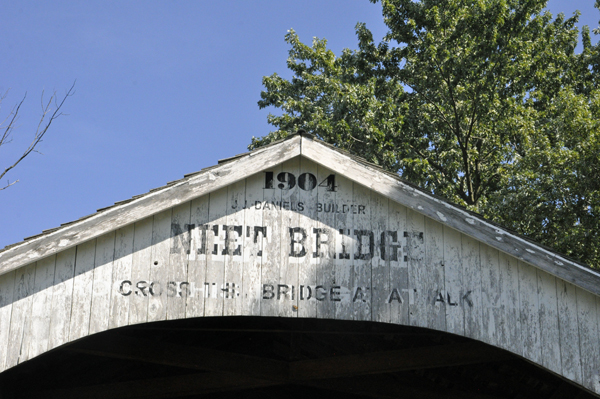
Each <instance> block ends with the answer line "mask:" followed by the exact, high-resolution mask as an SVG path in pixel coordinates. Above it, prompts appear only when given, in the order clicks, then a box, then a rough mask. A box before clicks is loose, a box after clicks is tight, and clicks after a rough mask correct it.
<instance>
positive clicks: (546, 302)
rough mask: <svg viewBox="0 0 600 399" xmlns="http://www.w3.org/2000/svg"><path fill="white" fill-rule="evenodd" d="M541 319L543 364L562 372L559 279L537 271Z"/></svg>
mask: <svg viewBox="0 0 600 399" xmlns="http://www.w3.org/2000/svg"><path fill="white" fill-rule="evenodd" d="M537 276H538V283H537V287H538V297H539V299H538V301H539V309H540V310H539V320H540V344H541V351H542V352H541V359H540V360H541V362H540V363H541V364H542V365H543V366H544V367H546V368H547V369H549V370H552V371H554V372H556V373H559V374H560V372H561V370H562V366H561V355H560V351H561V349H560V346H561V341H560V334H559V318H558V308H557V303H558V302H557V301H558V298H557V279H556V278H555V277H554V276H552V275H550V274H548V273H546V272H544V271H542V270H538V271H537Z"/></svg>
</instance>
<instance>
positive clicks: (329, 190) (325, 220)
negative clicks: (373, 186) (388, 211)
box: [302, 159, 352, 319]
mask: <svg viewBox="0 0 600 399" xmlns="http://www.w3.org/2000/svg"><path fill="white" fill-rule="evenodd" d="M302 162H303V165H311V166H312V169H310V170H312V171H313V173H314V171H315V170H316V174H315V176H316V187H315V189H313V190H311V191H310V193H311V196H310V197H308V193H309V192H306V193H307V197H306V200H305V203H306V204H307V209H306V210H307V211H308V213H307V214H306V220H305V221H304V224H305V226H306V228H307V229H308V230H307V231H309V232H310V236H311V239H313V240H314V243H313V244H312V245H311V248H314V251H315V252H317V253H318V255H317V256H318V257H317V258H314V257H312V258H311V259H312V262H313V264H314V270H315V273H316V274H315V276H314V277H313V279H314V282H313V284H310V283H309V282H307V283H306V285H308V286H309V287H312V289H313V290H315V292H314V293H313V295H314V298H321V296H316V288H317V287H318V286H322V287H324V288H325V290H327V291H328V293H327V294H328V295H327V297H326V298H325V299H323V300H315V299H313V300H312V301H309V302H308V303H309V304H314V306H315V307H316V309H315V310H316V317H318V318H320V319H334V318H336V312H337V310H336V308H337V307H339V306H340V305H341V302H342V299H343V300H344V301H346V302H347V303H346V305H345V306H344V308H345V309H349V304H350V298H349V297H350V291H349V290H351V287H348V286H344V284H341V283H340V281H339V276H338V275H337V272H338V270H337V268H338V266H339V267H344V266H342V265H343V264H345V263H348V260H345V259H340V260H339V262H338V259H337V258H338V255H339V253H341V252H342V250H341V249H339V250H336V248H338V247H340V245H339V244H338V242H337V241H338V237H339V238H341V235H340V236H339V235H338V234H337V233H339V231H338V229H339V228H344V227H345V228H349V227H348V226H350V227H351V226H352V224H351V223H350V224H348V222H347V220H348V217H350V218H351V216H348V213H342V214H340V213H336V212H335V209H337V208H336V207H338V208H339V207H342V208H343V206H344V205H345V204H351V203H352V182H350V181H347V182H345V184H344V183H340V181H339V179H338V176H337V174H336V173H335V172H334V171H332V170H329V169H327V168H324V167H321V166H319V165H315V164H314V163H312V161H309V160H307V159H303V161H302ZM306 171H308V169H306ZM330 176H334V177H333V178H331V177H330ZM328 178H329V179H330V181H332V182H333V180H335V183H334V184H332V185H329V186H328V185H327V183H325V184H322V183H323V182H324V181H325V182H327V179H328ZM336 184H337V185H338V187H335V185H336ZM340 184H341V185H340ZM315 195H316V196H315ZM311 202H312V203H311ZM313 204H314V205H313ZM350 220H351V219H350ZM314 228H316V229H317V230H318V233H317V234H319V249H318V251H317V242H316V241H317V240H316V238H317V237H316V234H315V231H314V230H313V229H314ZM348 235H350V234H348ZM336 252H337V254H336ZM350 256H352V255H350ZM342 257H343V256H342ZM346 267H347V266H346ZM331 287H340V288H333V291H334V292H339V295H334V298H335V299H336V300H335V301H332V300H331V295H330V294H331ZM319 291H320V290H319ZM342 291H346V292H347V293H346V294H345V297H344V296H343V295H342ZM337 299H339V301H338V300H337ZM340 312H342V313H343V312H344V310H341V309H340Z"/></svg>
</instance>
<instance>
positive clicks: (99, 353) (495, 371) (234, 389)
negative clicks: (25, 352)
mask: <svg viewBox="0 0 600 399" xmlns="http://www.w3.org/2000/svg"><path fill="white" fill-rule="evenodd" d="M0 378H1V380H0V387H1V391H0V392H1V395H0V397H1V398H2V399H19V398H62V399H68V398H205V397H210V398H241V397H263V398H275V397H285V398H296V397H298V398H310V397H321V396H325V395H327V396H343V397H344V398H348V399H352V398H436V399H439V398H481V399H484V398H490V399H491V398H521V399H525V398H542V399H543V398H547V399H560V398H565V399H566V398H569V399H575V398H580V399H582V398H592V397H595V396H594V395H592V394H590V393H589V392H588V391H587V390H585V389H583V388H580V387H578V386H576V385H574V384H572V383H571V382H568V381H566V380H564V379H562V378H560V377H558V376H557V375H555V374H553V373H551V372H548V371H546V370H543V369H541V368H540V367H538V366H535V365H533V364H531V363H530V362H527V361H525V360H523V359H522V358H520V357H518V356H515V355H512V354H510V353H508V352H506V351H503V350H500V349H497V348H495V347H492V346H489V345H486V344H482V343H480V342H477V341H474V340H471V339H468V338H464V337H460V336H457V335H453V334H448V333H445V332H440V331H434V330H428V329H423V328H416V327H406V326H398V325H392V324H383V323H374V322H357V321H340V320H321V319H298V318H296V319H290V318H268V317H213V318H210V317H206V318H195V319H186V320H173V321H164V322H156V323H146V324H138V325H133V326H128V327H124V328H119V329H115V330H110V331H106V332H103V333H99V334H95V335H92V336H89V337H86V338H83V339H80V340H78V341H75V342H72V343H69V344H67V345H64V346H61V347H59V348H56V349H55V350H52V351H50V352H48V353H45V354H43V355H41V356H38V357H36V358H34V359H32V360H29V361H27V362H25V363H22V364H20V365H18V366H16V367H13V368H11V369H9V370H7V371H5V372H4V373H2V374H0Z"/></svg>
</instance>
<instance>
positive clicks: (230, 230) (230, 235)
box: [221, 225, 242, 256]
mask: <svg viewBox="0 0 600 399" xmlns="http://www.w3.org/2000/svg"><path fill="white" fill-rule="evenodd" d="M223 230H224V231H225V243H224V244H223V251H221V255H233V256H240V255H242V245H241V244H239V245H238V246H237V247H235V249H233V251H232V248H231V245H232V244H233V245H235V243H236V241H237V239H238V238H239V237H241V236H242V226H227V225H223Z"/></svg>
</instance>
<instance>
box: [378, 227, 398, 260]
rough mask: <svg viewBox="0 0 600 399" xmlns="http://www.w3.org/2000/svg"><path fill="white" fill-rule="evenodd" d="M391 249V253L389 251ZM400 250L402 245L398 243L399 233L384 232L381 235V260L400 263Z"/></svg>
mask: <svg viewBox="0 0 600 399" xmlns="http://www.w3.org/2000/svg"><path fill="white" fill-rule="evenodd" d="M388 248H389V251H388V250H387V249H388ZM398 249H400V244H399V243H398V232H397V231H390V230H387V231H384V232H382V233H381V243H380V251H381V259H383V260H391V261H395V262H397V261H398Z"/></svg>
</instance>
